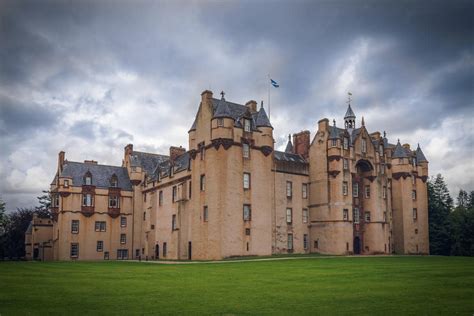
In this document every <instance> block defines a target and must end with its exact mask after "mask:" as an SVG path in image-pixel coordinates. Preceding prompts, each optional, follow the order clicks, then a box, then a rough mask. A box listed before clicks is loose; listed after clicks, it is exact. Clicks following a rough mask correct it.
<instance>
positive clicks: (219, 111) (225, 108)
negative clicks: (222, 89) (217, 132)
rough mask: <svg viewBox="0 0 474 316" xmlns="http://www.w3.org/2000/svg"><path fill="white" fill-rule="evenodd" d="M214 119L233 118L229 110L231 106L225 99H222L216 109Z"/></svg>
mask: <svg viewBox="0 0 474 316" xmlns="http://www.w3.org/2000/svg"><path fill="white" fill-rule="evenodd" d="M213 117H215V118H219V117H229V118H233V116H232V113H231V111H230V108H229V104H228V103H227V102H226V101H225V99H224V98H222V99H220V100H219V102H218V103H217V106H216V107H215V109H214V115H213Z"/></svg>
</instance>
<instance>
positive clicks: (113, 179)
mask: <svg viewBox="0 0 474 316" xmlns="http://www.w3.org/2000/svg"><path fill="white" fill-rule="evenodd" d="M110 186H111V187H112V188H116V187H118V178H117V176H116V175H115V174H114V175H112V177H111V178H110Z"/></svg>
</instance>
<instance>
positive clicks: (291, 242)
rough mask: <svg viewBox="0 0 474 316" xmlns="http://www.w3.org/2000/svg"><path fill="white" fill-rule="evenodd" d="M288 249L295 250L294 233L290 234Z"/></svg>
mask: <svg viewBox="0 0 474 316" xmlns="http://www.w3.org/2000/svg"><path fill="white" fill-rule="evenodd" d="M288 250H293V234H288Z"/></svg>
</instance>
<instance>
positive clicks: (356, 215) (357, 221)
mask: <svg viewBox="0 0 474 316" xmlns="http://www.w3.org/2000/svg"><path fill="white" fill-rule="evenodd" d="M353 213H354V214H352V215H353V217H354V224H359V217H360V214H359V209H358V208H357V207H354V212H353Z"/></svg>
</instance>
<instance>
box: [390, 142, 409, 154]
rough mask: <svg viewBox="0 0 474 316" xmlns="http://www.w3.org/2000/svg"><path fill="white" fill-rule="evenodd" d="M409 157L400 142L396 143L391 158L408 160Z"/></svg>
mask: <svg viewBox="0 0 474 316" xmlns="http://www.w3.org/2000/svg"><path fill="white" fill-rule="evenodd" d="M408 156H409V155H407V152H406V150H405V148H403V146H402V145H401V144H400V141H398V142H397V145H396V146H395V150H394V151H393V155H392V157H393V158H408Z"/></svg>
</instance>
